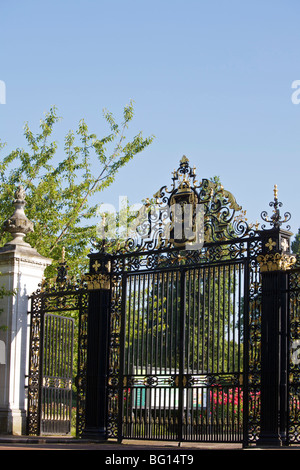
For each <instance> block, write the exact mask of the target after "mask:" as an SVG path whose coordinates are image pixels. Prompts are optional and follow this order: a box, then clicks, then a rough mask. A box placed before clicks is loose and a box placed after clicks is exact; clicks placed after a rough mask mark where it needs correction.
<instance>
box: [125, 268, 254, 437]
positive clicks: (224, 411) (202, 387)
mask: <svg viewBox="0 0 300 470" xmlns="http://www.w3.org/2000/svg"><path fill="white" fill-rule="evenodd" d="M244 274H245V263H244V262H242V261H240V260H239V261H236V262H231V263H229V262H227V263H223V264H222V263H216V264H213V265H209V266H201V265H199V266H193V267H188V268H187V267H184V266H182V267H178V268H177V269H176V268H170V270H167V269H164V270H160V271H158V272H157V271H152V272H151V271H150V272H149V271H147V272H146V273H129V274H127V275H125V279H126V281H125V283H126V287H125V292H124V296H125V299H124V300H123V306H124V310H123V312H122V325H121V331H122V338H121V344H122V345H123V348H122V351H121V357H123V358H124V360H123V361H122V364H121V370H120V382H121V384H123V385H122V390H121V391H120V393H121V396H122V397H123V399H122V413H121V415H122V416H123V418H122V425H121V424H120V429H119V432H122V437H124V438H145V439H164V440H166V439H168V440H170V439H173V440H176V441H183V440H195V441H204V440H210V441H213V440H217V441H231V442H234V441H241V440H242V435H243V414H242V411H243V388H242V385H243V332H244V320H245V319H246V318H245V315H244V288H245V276H244ZM121 428H122V429H121Z"/></svg>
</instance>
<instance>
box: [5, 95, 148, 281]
mask: <svg viewBox="0 0 300 470" xmlns="http://www.w3.org/2000/svg"><path fill="white" fill-rule="evenodd" d="M103 115H104V119H105V121H106V123H107V124H108V127H109V133H108V135H107V136H105V137H102V138H99V137H97V135H96V134H94V133H90V131H89V129H88V126H87V124H86V122H85V121H84V119H82V120H81V121H80V122H79V125H78V129H77V130H76V132H74V131H71V130H70V131H69V132H68V133H67V135H66V136H65V139H64V154H62V153H59V154H58V146H57V143H56V142H55V141H54V140H53V137H52V136H53V132H54V128H55V125H56V124H57V123H58V122H59V121H60V118H59V116H58V114H57V109H56V108H55V107H52V108H51V109H50V111H49V112H48V113H46V115H45V117H44V119H42V120H41V121H40V129H39V132H38V133H37V134H36V135H35V134H34V133H33V132H32V130H31V129H30V127H29V125H28V124H26V125H25V127H24V135H25V139H26V142H27V149H26V150H25V149H20V148H17V149H16V150H13V151H11V152H10V153H9V154H8V155H7V156H5V157H4V158H2V159H1V160H0V202H1V203H0V224H1V225H2V224H3V222H4V220H6V219H7V218H8V217H10V216H11V215H12V213H13V205H12V201H13V198H14V192H15V190H16V187H17V186H18V185H20V184H22V185H23V186H24V189H25V191H26V202H27V204H26V206H25V212H26V215H27V217H28V218H29V219H30V220H31V221H32V222H34V233H32V234H29V235H27V237H26V241H28V242H29V243H30V244H31V246H32V247H34V248H36V249H37V250H38V252H39V253H40V254H41V255H44V256H47V257H50V258H52V259H53V264H52V266H50V267H49V268H47V271H46V276H50V277H51V276H53V275H54V272H55V266H56V264H57V262H58V261H59V260H60V259H61V253H62V248H63V247H65V251H66V258H67V260H68V264H69V267H70V273H71V274H77V275H78V274H80V273H81V272H82V270H83V271H84V270H85V269H86V264H87V254H88V252H89V250H90V240H91V238H93V237H95V235H96V225H95V222H93V221H95V216H96V212H97V204H95V203H94V204H93V203H92V197H93V196H94V195H96V194H97V193H99V192H101V191H103V190H105V189H106V188H107V187H108V186H109V185H110V184H112V183H113V181H114V179H115V177H116V175H117V173H118V172H119V171H120V169H121V168H122V167H124V166H125V165H126V164H127V163H128V162H129V161H130V160H131V159H132V158H133V157H134V156H135V155H136V154H138V153H140V152H142V151H143V150H144V149H145V148H146V147H147V146H149V145H150V143H151V142H152V140H153V137H152V136H151V137H147V138H143V136H142V133H141V132H140V133H138V134H137V135H136V136H135V137H134V138H133V139H131V140H129V141H127V140H126V136H125V132H126V130H127V129H128V127H129V124H130V122H131V121H132V119H133V115H134V111H133V104H132V102H130V104H129V105H127V106H125V108H124V110H123V121H122V123H121V124H119V123H117V122H116V120H115V118H114V116H113V115H112V114H111V113H110V112H108V111H107V110H104V113H103ZM3 148H4V144H3V143H1V142H0V150H3ZM8 237H10V235H8V234H7V233H5V232H3V231H2V233H1V243H2V245H3V244H4V243H5V242H6V241H7V240H8Z"/></svg>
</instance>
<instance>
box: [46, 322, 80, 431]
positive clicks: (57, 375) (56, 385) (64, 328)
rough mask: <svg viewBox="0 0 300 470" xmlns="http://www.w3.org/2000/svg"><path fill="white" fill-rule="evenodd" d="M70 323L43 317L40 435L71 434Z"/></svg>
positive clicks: (71, 347)
mask: <svg viewBox="0 0 300 470" xmlns="http://www.w3.org/2000/svg"><path fill="white" fill-rule="evenodd" d="M73 333H74V320H73V319H72V318H67V317H63V316H58V315H53V314H50V313H47V314H45V318H44V335H43V372H42V388H41V434H53V433H54V434H67V433H70V432H71V411H72V366H73Z"/></svg>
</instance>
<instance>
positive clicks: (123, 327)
mask: <svg viewBox="0 0 300 470" xmlns="http://www.w3.org/2000/svg"><path fill="white" fill-rule="evenodd" d="M126 299H127V274H126V273H123V276H122V304H121V331H120V358H119V380H118V387H119V390H118V423H117V427H118V431H117V435H118V442H119V443H121V442H122V439H123V419H124V393H123V390H124V372H125V360H126V359H125V343H126V322H127V318H126V317H127V315H126ZM129 338H130V335H129V334H128V340H129ZM128 351H129V347H128ZM129 364H130V360H129V358H128V360H127V370H126V373H128V365H129ZM126 386H128V385H127V383H126ZM126 398H127V399H128V392H127V390H126Z"/></svg>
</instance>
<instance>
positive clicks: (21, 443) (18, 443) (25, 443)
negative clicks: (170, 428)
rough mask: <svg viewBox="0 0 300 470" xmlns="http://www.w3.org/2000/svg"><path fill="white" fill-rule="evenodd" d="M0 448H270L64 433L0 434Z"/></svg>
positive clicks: (155, 450) (175, 450)
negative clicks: (94, 437) (79, 436)
mask: <svg viewBox="0 0 300 470" xmlns="http://www.w3.org/2000/svg"><path fill="white" fill-rule="evenodd" d="M1 450H73V451H74V450H81V451H87V450H97V451H105V453H106V454H107V455H110V454H112V453H114V452H115V453H117V454H118V455H119V454H120V453H122V452H125V451H126V453H128V451H134V452H138V453H149V452H153V453H161V452H162V453H168V452H171V453H178V454H180V453H181V454H187V453H188V452H193V453H195V452H196V451H223V452H224V451H239V452H243V453H244V452H246V453H248V452H249V451H255V450H270V449H257V448H256V447H251V448H248V449H243V447H242V444H239V443H233V444H228V443H203V442H201V443H199V442H197V443H191V442H184V443H182V444H181V445H180V446H179V445H178V443H177V442H159V441H131V440H124V441H123V442H122V443H121V444H119V443H117V442H116V441H113V440H109V441H106V442H90V441H85V440H77V439H74V438H65V437H63V438H58V437H26V436H24V437H23V436H0V451H1ZM272 450H300V447H298V446H297V447H288V448H287V447H281V448H277V449H272Z"/></svg>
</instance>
